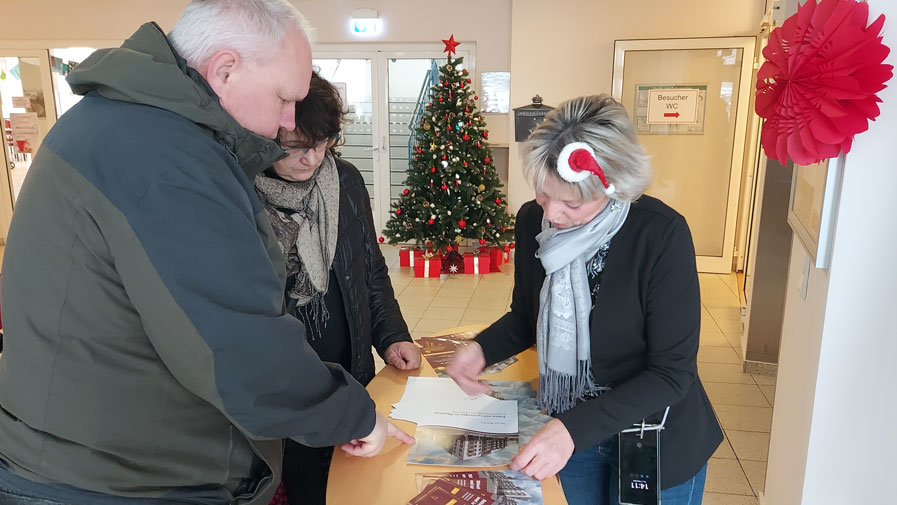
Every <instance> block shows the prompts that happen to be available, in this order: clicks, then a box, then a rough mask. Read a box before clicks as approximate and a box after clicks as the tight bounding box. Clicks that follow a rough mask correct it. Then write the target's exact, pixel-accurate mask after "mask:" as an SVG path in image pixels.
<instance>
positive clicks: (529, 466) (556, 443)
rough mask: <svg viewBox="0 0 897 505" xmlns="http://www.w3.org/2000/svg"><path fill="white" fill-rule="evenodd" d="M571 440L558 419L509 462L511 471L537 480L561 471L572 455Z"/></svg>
mask: <svg viewBox="0 0 897 505" xmlns="http://www.w3.org/2000/svg"><path fill="white" fill-rule="evenodd" d="M573 447H574V446H573V438H572V437H570V432H569V431H567V427H566V426H564V423H562V422H561V421H560V420H558V419H552V420H551V421H549V422H548V423H547V424H546V425H545V426H543V427H542V429H540V430H539V431H538V432H536V434H535V435H534V436H533V438H531V439H530V441H529V443H528V444H526V445H524V446H523V447H521V448H520V450H519V451H518V452H517V456H514V459H512V460H511V470H520V471H521V472H523V473H525V474H527V475H529V476H530V477H533V478H535V479H538V480H542V479H545V478H548V477H551V476H552V475H554V474H556V473H558V472H560V471H561V469H562V468H564V466H565V465H566V464H567V460H569V459H570V456H572V455H573Z"/></svg>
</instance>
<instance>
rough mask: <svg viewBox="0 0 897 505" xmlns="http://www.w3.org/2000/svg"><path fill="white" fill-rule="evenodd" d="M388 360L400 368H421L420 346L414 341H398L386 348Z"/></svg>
mask: <svg viewBox="0 0 897 505" xmlns="http://www.w3.org/2000/svg"><path fill="white" fill-rule="evenodd" d="M386 362H387V363H389V364H390V365H392V366H394V367H396V368H398V369H399V370H414V369H417V368H420V347H418V346H417V344H415V343H414V342H396V343H394V344H392V345H390V346H389V347H387V348H386Z"/></svg>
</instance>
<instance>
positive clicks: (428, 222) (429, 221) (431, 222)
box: [427, 219, 436, 224]
mask: <svg viewBox="0 0 897 505" xmlns="http://www.w3.org/2000/svg"><path fill="white" fill-rule="evenodd" d="M435 222H436V221H433V220H432V219H427V224H433V223H435Z"/></svg>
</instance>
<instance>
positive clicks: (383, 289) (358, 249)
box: [332, 157, 412, 384]
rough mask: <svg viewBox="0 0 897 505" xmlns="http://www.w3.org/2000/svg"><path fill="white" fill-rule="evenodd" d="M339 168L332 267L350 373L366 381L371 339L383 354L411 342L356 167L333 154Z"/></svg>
mask: <svg viewBox="0 0 897 505" xmlns="http://www.w3.org/2000/svg"><path fill="white" fill-rule="evenodd" d="M336 168H337V171H338V172H339V188H340V197H339V231H338V232H337V242H336V254H335V255H334V258H333V266H332V268H333V271H334V272H335V273H336V277H337V280H338V281H339V289H340V292H341V293H342V295H343V305H344V307H345V311H346V322H347V324H348V326H349V340H350V344H351V346H352V366H351V370H349V371H350V372H351V373H352V376H353V377H355V378H356V379H357V380H358V382H360V383H362V384H367V383H368V382H370V381H371V379H373V378H374V358H373V356H372V355H371V351H370V349H371V345H373V346H374V348H375V349H377V353H378V354H380V356H384V354H385V353H386V348H387V347H389V346H390V345H392V344H394V343H396V342H412V340H411V335H410V334H409V333H408V325H407V324H405V320H404V319H403V318H402V312H401V310H399V303H398V302H397V301H396V299H395V294H394V292H393V290H392V282H390V280H389V271H388V270H387V268H386V261H384V259H383V254H381V252H380V245H379V244H378V243H377V231H376V229H375V228H374V216H373V212H371V197H370V196H369V194H368V191H367V188H366V187H365V185H364V179H363V178H362V177H361V173H359V172H358V169H357V168H355V167H354V166H353V165H352V164H351V163H349V162H348V161H345V160H342V159H340V158H339V157H337V158H336Z"/></svg>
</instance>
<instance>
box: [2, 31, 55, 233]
mask: <svg viewBox="0 0 897 505" xmlns="http://www.w3.org/2000/svg"><path fill="white" fill-rule="evenodd" d="M0 117H2V121H3V130H4V140H5V142H4V145H3V147H4V148H3V162H4V166H5V167H6V170H4V171H3V172H4V173H5V177H0V236H2V238H3V239H4V240H5V238H6V233H7V231H8V229H9V221H10V219H11V218H12V209H13V207H14V205H15V200H16V198H17V197H18V195H19V191H20V190H21V189H22V183H23V182H24V181H25V176H26V175H27V174H28V169H29V168H30V167H31V161H32V159H33V157H34V155H35V154H36V153H37V150H38V148H40V144H41V142H42V141H43V139H44V137H45V136H46V135H47V132H48V131H49V130H50V128H51V127H52V126H53V124H54V123H55V122H56V103H55V99H54V93H53V85H52V80H51V76H50V59H49V53H48V52H47V51H45V50H28V49H15V50H3V49H0Z"/></svg>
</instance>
